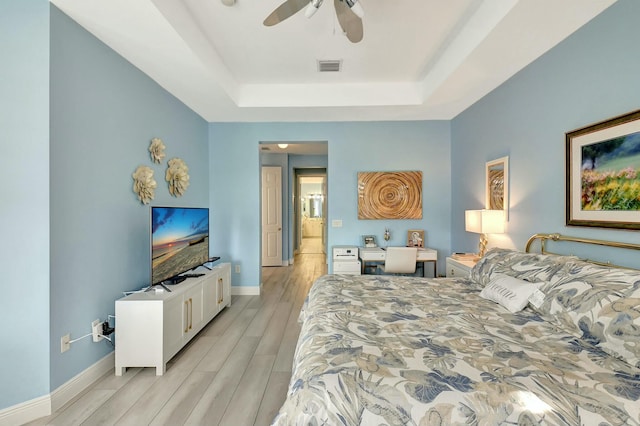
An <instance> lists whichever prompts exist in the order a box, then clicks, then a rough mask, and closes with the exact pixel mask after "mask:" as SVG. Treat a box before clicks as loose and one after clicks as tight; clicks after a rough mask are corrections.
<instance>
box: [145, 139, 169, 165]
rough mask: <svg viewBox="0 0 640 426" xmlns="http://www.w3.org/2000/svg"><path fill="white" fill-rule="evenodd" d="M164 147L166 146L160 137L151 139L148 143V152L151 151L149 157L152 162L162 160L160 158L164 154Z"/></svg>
mask: <svg viewBox="0 0 640 426" xmlns="http://www.w3.org/2000/svg"><path fill="white" fill-rule="evenodd" d="M165 148H166V147H165V146H164V143H163V142H162V139H160V138H153V139H151V145H149V152H150V153H151V159H152V160H153V162H154V163H158V164H159V163H161V162H162V159H163V158H164V156H165V153H164V149H165Z"/></svg>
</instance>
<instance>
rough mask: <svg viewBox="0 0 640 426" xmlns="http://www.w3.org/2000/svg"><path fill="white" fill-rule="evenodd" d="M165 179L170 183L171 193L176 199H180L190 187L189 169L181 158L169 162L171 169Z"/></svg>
mask: <svg viewBox="0 0 640 426" xmlns="http://www.w3.org/2000/svg"><path fill="white" fill-rule="evenodd" d="M165 179H166V180H167V182H169V193H170V194H171V195H173V196H174V197H180V196H182V195H183V194H184V192H185V191H186V190H187V187H188V186H189V168H188V167H187V164H186V163H185V162H184V161H183V160H182V159H180V158H172V159H171V160H169V167H168V168H167V173H166V175H165Z"/></svg>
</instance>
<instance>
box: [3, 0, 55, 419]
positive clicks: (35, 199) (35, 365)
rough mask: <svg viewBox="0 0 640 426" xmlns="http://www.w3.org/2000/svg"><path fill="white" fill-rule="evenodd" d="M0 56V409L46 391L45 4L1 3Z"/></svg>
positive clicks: (43, 0) (34, 0) (37, 1)
mask: <svg viewBox="0 0 640 426" xmlns="http://www.w3.org/2000/svg"><path fill="white" fill-rule="evenodd" d="M0 57H2V58H3V61H2V66H0V135H1V136H0V149H1V150H2V155H0V168H1V169H2V174H3V184H2V185H0V206H1V207H0V236H1V237H2V240H3V243H2V244H1V245H0V259H2V261H1V264H2V284H0V287H1V288H2V297H0V318H1V319H2V326H1V327H0V342H1V343H0V360H1V361H0V362H1V363H2V367H1V368H0V409H2V408H5V407H9V406H12V405H15V404H17V403H20V402H24V401H27V400H30V399H33V398H36V397H40V396H42V395H45V394H47V393H48V392H49V332H48V328H47V325H48V324H49V186H48V184H47V182H48V180H49V66H48V64H49V2H48V1H47V0H31V1H1V2H0ZM59 345H60V344H59V343H58V347H59Z"/></svg>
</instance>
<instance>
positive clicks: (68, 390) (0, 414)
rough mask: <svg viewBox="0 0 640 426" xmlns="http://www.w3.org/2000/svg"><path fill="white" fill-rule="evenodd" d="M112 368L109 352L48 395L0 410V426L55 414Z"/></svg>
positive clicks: (112, 359)
mask: <svg viewBox="0 0 640 426" xmlns="http://www.w3.org/2000/svg"><path fill="white" fill-rule="evenodd" d="M114 366H115V352H111V353H109V354H108V355H106V356H105V357H104V358H102V359H101V360H99V361H98V362H96V363H95V364H93V365H92V366H90V367H89V368H87V369H86V370H84V371H82V372H80V373H79V374H78V375H76V376H75V377H73V378H72V379H71V380H69V381H67V382H66V383H64V384H63V385H61V386H60V387H59V388H58V389H56V390H54V391H53V392H51V393H50V394H48V395H44V396H41V397H39V398H35V399H32V400H30V401H26V402H23V403H21V404H17V405H14V406H12V407H8V408H5V409H4V410H0V426H10V425H11V426H12V425H21V424H25V423H29V422H31V421H33V420H36V419H39V418H40V417H45V416H48V415H51V413H55V412H56V411H57V410H58V409H60V408H61V407H62V406H63V405H65V404H66V403H67V402H69V401H71V400H72V399H73V398H75V397H76V396H78V395H80V393H82V392H83V391H84V390H85V389H87V388H88V387H89V386H91V385H92V384H94V383H95V382H96V381H97V380H98V379H99V378H101V377H102V376H104V375H105V374H106V373H108V372H109V370H113V369H114Z"/></svg>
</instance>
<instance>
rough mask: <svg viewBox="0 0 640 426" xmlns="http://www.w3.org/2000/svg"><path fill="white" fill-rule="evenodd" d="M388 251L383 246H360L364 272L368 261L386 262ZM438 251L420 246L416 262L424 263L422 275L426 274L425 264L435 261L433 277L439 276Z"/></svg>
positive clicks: (359, 251) (359, 254) (359, 255)
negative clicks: (437, 272)
mask: <svg viewBox="0 0 640 426" xmlns="http://www.w3.org/2000/svg"><path fill="white" fill-rule="evenodd" d="M386 254H387V252H386V251H385V250H384V249H383V248H382V247H373V248H369V247H360V249H359V250H358V257H360V263H362V266H361V270H362V274H364V273H365V268H366V263H367V262H369V263H373V262H384V258H385V255H386ZM437 261H438V251H437V250H434V249H430V248H419V249H418V255H417V257H416V264H418V263H422V276H423V277H424V276H425V269H426V268H425V266H426V263H427V262H432V263H433V277H434V278H435V277H436V276H437V274H436V270H437V267H436V265H437V263H436V262H437Z"/></svg>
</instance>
